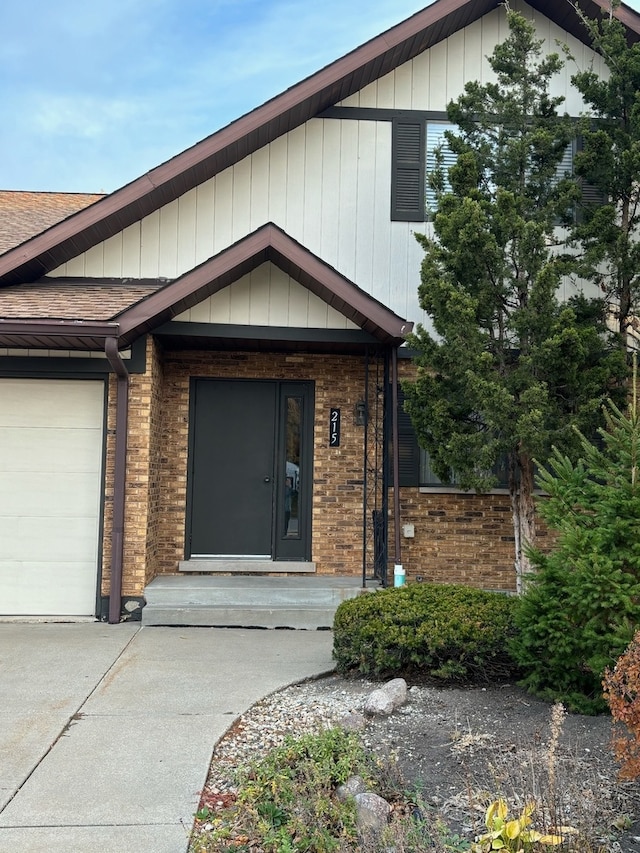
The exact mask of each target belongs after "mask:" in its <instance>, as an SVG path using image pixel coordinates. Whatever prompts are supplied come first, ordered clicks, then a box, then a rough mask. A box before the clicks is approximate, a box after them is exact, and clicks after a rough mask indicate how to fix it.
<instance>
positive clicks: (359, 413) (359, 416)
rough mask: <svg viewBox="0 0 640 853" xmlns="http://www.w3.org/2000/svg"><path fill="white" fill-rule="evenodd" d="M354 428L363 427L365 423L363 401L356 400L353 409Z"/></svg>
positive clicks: (365, 416)
mask: <svg viewBox="0 0 640 853" xmlns="http://www.w3.org/2000/svg"><path fill="white" fill-rule="evenodd" d="M355 416H356V426H364V425H365V424H366V422H367V404H366V403H365V401H364V400H358V402H357V403H356V409H355Z"/></svg>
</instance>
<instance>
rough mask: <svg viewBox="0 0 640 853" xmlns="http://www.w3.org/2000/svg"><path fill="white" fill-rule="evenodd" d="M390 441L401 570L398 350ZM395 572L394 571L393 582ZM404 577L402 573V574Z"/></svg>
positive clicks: (393, 364) (397, 558) (394, 359)
mask: <svg viewBox="0 0 640 853" xmlns="http://www.w3.org/2000/svg"><path fill="white" fill-rule="evenodd" d="M391 441H392V446H393V529H394V532H395V564H396V568H398V567H400V568H402V551H401V542H400V470H399V469H400V446H399V441H398V349H397V347H394V348H393V349H392V350H391ZM396 574H397V573H396V571H395V569H394V581H395V575H396ZM402 574H403V575H404V572H402Z"/></svg>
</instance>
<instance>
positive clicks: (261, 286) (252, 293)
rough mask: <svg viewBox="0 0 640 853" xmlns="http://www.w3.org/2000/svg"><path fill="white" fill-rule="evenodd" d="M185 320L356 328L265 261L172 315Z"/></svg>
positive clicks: (321, 327)
mask: <svg viewBox="0 0 640 853" xmlns="http://www.w3.org/2000/svg"><path fill="white" fill-rule="evenodd" d="M176 320H180V321H182V322H187V323H227V324H228V323H237V324H239V325H243V326H245V325H248V326H283V327H287V326H289V327H297V328H303V329H357V328H358V327H357V326H356V325H355V324H354V323H353V322H351V320H348V319H347V318H346V317H345V316H344V315H343V314H341V313H340V312H339V311H336V310H335V308H331V307H330V306H329V305H327V303H326V302H324V300H322V299H320V297H319V296H316V295H315V294H314V293H311V292H310V291H309V290H307V288H306V287H303V286H302V285H301V284H299V283H298V282H297V281H294V280H293V279H292V278H290V276H288V275H287V274H286V273H284V272H283V271H282V270H281V269H279V268H278V267H276V266H273V264H270V263H265V264H261V266H259V267H257V269H255V270H253V272H251V273H248V274H247V275H245V276H243V277H242V278H240V279H238V281H236V282H234V283H233V284H231V285H230V286H229V287H227V288H225V289H224V290H222V291H220V292H219V293H216V294H214V295H213V296H210V297H209V298H208V299H205V300H203V301H202V302H200V303H199V304H198V305H195V306H194V307H193V308H189V309H188V310H187V311H184V312H183V313H182V314H179V315H178V316H177V317H176Z"/></svg>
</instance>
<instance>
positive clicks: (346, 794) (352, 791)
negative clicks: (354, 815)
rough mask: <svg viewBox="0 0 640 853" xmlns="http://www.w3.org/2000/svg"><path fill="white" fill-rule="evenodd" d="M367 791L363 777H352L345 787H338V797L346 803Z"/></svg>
mask: <svg viewBox="0 0 640 853" xmlns="http://www.w3.org/2000/svg"><path fill="white" fill-rule="evenodd" d="M366 790H367V786H366V785H365V782H364V779H363V778H362V776H351V777H350V778H349V779H347V781H346V782H345V783H344V785H338V787H337V788H336V797H337V798H338V799H339V800H340V801H341V802H344V801H345V800H348V799H349V798H350V797H355V795H356V794H364V793H365V791H366Z"/></svg>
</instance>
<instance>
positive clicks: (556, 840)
mask: <svg viewBox="0 0 640 853" xmlns="http://www.w3.org/2000/svg"><path fill="white" fill-rule="evenodd" d="M538 840H539V842H540V844H550V845H556V844H562V842H563V841H564V838H563V837H562V836H561V835H541V836H540V838H539V839H538Z"/></svg>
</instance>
